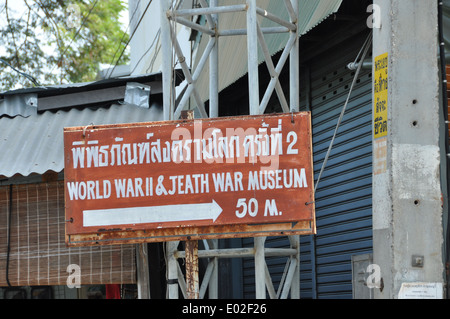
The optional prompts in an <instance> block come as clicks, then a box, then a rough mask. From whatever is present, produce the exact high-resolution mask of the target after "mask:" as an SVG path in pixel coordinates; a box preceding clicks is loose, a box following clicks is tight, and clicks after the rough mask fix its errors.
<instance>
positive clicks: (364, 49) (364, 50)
mask: <svg viewBox="0 0 450 319" xmlns="http://www.w3.org/2000/svg"><path fill="white" fill-rule="evenodd" d="M371 44H372V31H371V32H370V33H369V35H368V36H367V39H366V41H365V42H364V44H363V46H362V47H361V50H360V51H359V53H358V55H357V57H356V59H355V62H354V63H353V64H354V65H358V68H357V69H356V72H355V76H354V77H353V82H352V85H351V86H350V90H349V92H348V95H347V99H346V100H345V103H344V106H343V108H342V111H341V115H340V116H339V119H338V122H337V124H336V128H335V130H334V134H333V137H332V139H331V142H330V146H329V147H328V151H327V154H326V155H325V159H324V160H323V164H322V167H321V169H320V173H319V176H318V177H317V181H316V185H315V186H314V194H315V193H316V191H317V186H318V185H319V181H320V179H321V178H322V174H323V171H324V170H325V167H326V165H327V162H328V158H329V157H330V153H331V149H332V148H333V144H334V140H335V139H336V136H337V133H338V130H339V126H340V125H341V123H342V119H343V118H344V114H345V110H346V109H347V106H348V102H349V100H350V96H351V94H352V91H353V88H354V86H355V84H356V80H357V79H358V77H359V73H360V71H361V68H362V65H363V63H364V59H365V57H366V55H367V52H368V51H369V48H370V46H371ZM361 53H362V56H361ZM360 56H361V59H360V60H359V63H357V61H358V58H359V57H360Z"/></svg>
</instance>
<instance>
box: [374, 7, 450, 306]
mask: <svg viewBox="0 0 450 319" xmlns="http://www.w3.org/2000/svg"><path fill="white" fill-rule="evenodd" d="M374 10H379V11H378V12H377V13H380V18H381V26H380V28H374V30H373V40H374V42H373V59H374V63H373V83H374V85H373V113H374V119H373V131H374V132H373V147H374V152H373V246H374V252H373V255H374V263H375V264H376V265H378V266H379V270H380V272H379V274H380V276H381V278H378V279H377V280H376V282H377V288H374V289H375V298H387V299H394V298H398V297H399V292H400V289H401V288H402V284H403V287H404V288H407V287H406V286H407V284H406V285H405V284H404V283H418V282H420V283H424V282H425V283H438V285H437V287H438V288H439V287H440V285H441V284H442V283H443V282H444V258H443V253H442V252H443V225H442V213H443V211H442V205H443V203H442V199H441V198H442V196H441V195H442V194H441V177H440V149H439V107H440V106H439V85H440V84H439V69H438V61H437V57H438V51H437V50H438V42H437V41H438V37H437V35H438V33H437V32H438V24H437V23H438V20H437V17H438V15H437V2H436V1H433V0H425V1H424V0H407V1H405V0H374ZM385 124H387V127H386V126H385ZM402 292H404V290H402ZM411 293H413V292H411ZM438 295H439V294H438Z"/></svg>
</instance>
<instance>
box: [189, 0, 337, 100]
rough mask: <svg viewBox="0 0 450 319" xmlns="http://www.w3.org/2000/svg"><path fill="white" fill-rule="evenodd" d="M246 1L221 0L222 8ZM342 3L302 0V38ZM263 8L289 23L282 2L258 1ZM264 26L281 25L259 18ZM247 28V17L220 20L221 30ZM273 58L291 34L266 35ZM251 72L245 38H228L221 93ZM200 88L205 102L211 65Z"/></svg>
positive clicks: (223, 42)
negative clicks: (249, 70)
mask: <svg viewBox="0 0 450 319" xmlns="http://www.w3.org/2000/svg"><path fill="white" fill-rule="evenodd" d="M243 3H245V1H244V0H226V1H225V0H219V5H234V4H243ZM341 3H342V0H302V1H300V0H299V20H298V21H299V24H298V25H299V35H300V36H301V35H304V34H306V33H307V32H308V31H310V30H311V29H312V28H314V27H315V26H316V25H318V24H319V23H320V22H322V21H323V20H324V19H325V18H326V17H328V16H329V15H330V14H332V13H334V12H336V11H337V10H338V9H339V7H340V5H341ZM257 5H258V7H259V8H261V9H265V10H267V11H268V12H270V13H272V14H274V15H276V16H278V17H279V18H282V19H285V20H288V12H287V10H286V8H285V6H284V4H283V3H282V2H281V1H279V0H258V2H257ZM258 19H259V20H258V21H259V22H260V25H261V27H270V26H276V25H277V24H276V23H274V22H272V21H270V20H268V19H264V18H262V17H258ZM242 28H246V14H245V13H244V12H243V13H239V14H238V13H233V14H223V15H220V18H219V30H227V29H242ZM265 38H266V42H267V46H268V48H269V52H270V54H271V55H273V54H275V53H277V52H279V51H280V50H282V49H283V48H284V47H285V45H286V42H287V40H288V38H289V35H288V34H268V35H266V36H265ZM208 40H209V37H208V36H203V37H202V39H201V40H200V43H199V47H198V51H197V54H196V61H195V65H197V64H198V62H199V60H200V58H201V55H202V52H203V51H204V50H205V48H206V45H207V43H208ZM258 58H259V62H260V63H262V62H263V61H264V57H263V55H262V53H259V54H258ZM247 72H248V67H247V40H246V37H244V36H227V37H220V39H219V91H221V90H223V89H224V88H226V87H227V86H229V85H230V84H232V83H234V82H235V81H236V80H238V79H239V78H241V77H242V76H244V75H245V74H246V73H247ZM196 88H197V89H198V91H199V94H200V97H201V98H202V100H203V101H206V100H208V95H209V93H208V92H209V67H208V64H206V65H205V68H204V70H203V72H202V74H201V76H200V77H199V79H198V80H197V85H196Z"/></svg>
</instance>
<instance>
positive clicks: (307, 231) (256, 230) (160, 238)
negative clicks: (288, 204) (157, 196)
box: [66, 220, 316, 247]
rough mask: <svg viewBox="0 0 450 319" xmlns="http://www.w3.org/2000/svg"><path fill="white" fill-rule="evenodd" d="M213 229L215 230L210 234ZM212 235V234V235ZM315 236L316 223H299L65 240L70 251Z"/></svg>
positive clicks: (104, 234) (93, 235)
mask: <svg viewBox="0 0 450 319" xmlns="http://www.w3.org/2000/svg"><path fill="white" fill-rule="evenodd" d="M211 228H213V229H212V230H211ZM210 231H212V232H210ZM314 234H316V225H315V220H312V221H300V222H298V223H282V224H266V225H237V226H234V229H230V227H228V226H211V227H190V228H175V229H165V230H150V231H148V230H145V231H117V232H104V233H93V234H80V235H68V236H66V244H67V246H69V247H81V246H103V245H119V244H141V243H157V242H166V241H178V240H180V241H187V240H203V239H227V238H248V237H261V236H291V235H314Z"/></svg>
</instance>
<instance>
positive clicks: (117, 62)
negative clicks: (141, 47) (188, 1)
mask: <svg viewBox="0 0 450 319" xmlns="http://www.w3.org/2000/svg"><path fill="white" fill-rule="evenodd" d="M152 2H153V0H151V1H149V2H148V4H147V6H146V7H145V10H144V12H143V13H142V15H141V17H140V18H139V21H138V23H137V24H136V27H135V28H134V30H133V33H132V34H131V36H130V37H129V39H128V41H127V43H126V44H125V46H124V48H123V50H122V52H121V53H120V56H119V58H118V59H117V61H116V63H115V64H114V67H113V68H112V69H111V72H110V73H109V75H107V76H105V77H106V78H107V79H109V78H111V76H112V75H113V73H114V70H115V69H116V67H117V65H118V64H119V61H120V59H121V58H122V56H123V54H124V53H125V50H126V49H127V47H128V45H129V44H130V42H131V39H133V37H134V34H135V33H136V31H137V29H138V28H139V25H140V24H141V22H142V19H143V18H144V16H145V14H146V13H147V10H148V8H149V7H150V5H151V4H152Z"/></svg>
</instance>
